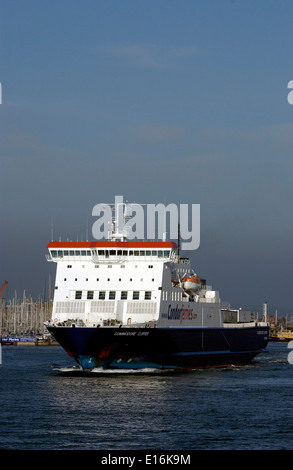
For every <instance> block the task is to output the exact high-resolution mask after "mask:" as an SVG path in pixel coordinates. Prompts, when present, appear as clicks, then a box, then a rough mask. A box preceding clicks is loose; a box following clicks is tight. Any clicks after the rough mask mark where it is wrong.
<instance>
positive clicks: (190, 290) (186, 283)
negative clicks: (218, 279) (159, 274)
mask: <svg viewBox="0 0 293 470" xmlns="http://www.w3.org/2000/svg"><path fill="white" fill-rule="evenodd" d="M181 285H182V288H183V289H184V291H185V292H186V293H187V294H190V295H193V294H195V293H196V292H197V291H198V290H199V289H200V288H201V280H200V279H199V277H197V275H196V274H194V275H193V276H185V277H183V278H182V279H181Z"/></svg>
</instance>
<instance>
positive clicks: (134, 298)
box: [132, 290, 139, 300]
mask: <svg viewBox="0 0 293 470" xmlns="http://www.w3.org/2000/svg"><path fill="white" fill-rule="evenodd" d="M132 299H133V300H138V299H139V291H138V290H135V291H133V295H132Z"/></svg>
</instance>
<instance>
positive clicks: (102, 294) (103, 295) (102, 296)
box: [99, 290, 106, 300]
mask: <svg viewBox="0 0 293 470" xmlns="http://www.w3.org/2000/svg"><path fill="white" fill-rule="evenodd" d="M105 297H106V292H105V291H103V290H101V291H100V292H99V300H105Z"/></svg>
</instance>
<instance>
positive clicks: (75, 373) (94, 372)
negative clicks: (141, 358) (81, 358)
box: [51, 365, 182, 377]
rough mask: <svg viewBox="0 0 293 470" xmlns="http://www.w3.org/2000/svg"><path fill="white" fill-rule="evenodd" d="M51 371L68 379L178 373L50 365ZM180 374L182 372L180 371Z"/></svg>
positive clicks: (157, 369) (155, 369) (149, 368)
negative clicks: (68, 377) (86, 368)
mask: <svg viewBox="0 0 293 470" xmlns="http://www.w3.org/2000/svg"><path fill="white" fill-rule="evenodd" d="M51 369H52V370H54V371H56V372H57V375H61V376H70V377H97V376H103V375H125V374H127V375H131V374H136V375H139V374H140V375H145V374H151V375H154V374H170V373H171V374H172V373H175V372H178V370H177V369H160V368H155V367H144V368H141V369H103V368H102V367H97V368H95V369H91V370H84V369H82V368H81V367H80V366H73V367H59V366H57V365H52V366H51ZM181 372H182V371H181Z"/></svg>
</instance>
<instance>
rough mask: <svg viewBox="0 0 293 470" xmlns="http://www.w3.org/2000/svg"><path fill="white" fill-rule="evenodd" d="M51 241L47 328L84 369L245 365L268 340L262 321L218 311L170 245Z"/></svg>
mask: <svg viewBox="0 0 293 470" xmlns="http://www.w3.org/2000/svg"><path fill="white" fill-rule="evenodd" d="M113 227H114V228H113V231H112V232H111V234H110V236H109V239H108V240H101V241H94V242H68V241H67V242H62V241H58V242H56V241H51V242H50V243H49V244H48V246H47V248H48V251H49V253H48V254H47V255H46V256H47V260H48V261H49V262H55V263H56V264H57V269H56V281H55V290H54V300H53V308H52V318H51V320H50V321H48V322H47V323H46V327H47V329H48V330H49V332H50V333H51V335H52V336H53V338H54V339H55V340H56V341H57V342H58V343H59V344H60V345H61V346H62V347H63V348H64V350H65V351H66V352H67V353H68V354H69V356H71V357H73V358H74V359H75V361H76V362H77V363H78V364H79V365H80V366H81V367H82V369H84V370H92V369H94V368H103V369H141V368H149V367H151V368H162V369H164V368H168V369H170V368H171V369H173V368H174V369H177V368H179V369H196V368H207V367H225V366H229V365H232V364H233V365H245V364H248V363H249V362H251V361H252V359H253V358H254V357H255V356H256V355H257V354H259V353H260V352H262V351H263V350H264V349H265V347H266V345H267V343H268V340H269V327H268V324H267V322H266V321H263V320H266V319H265V318H263V319H262V321H258V319H256V318H255V316H254V314H253V313H251V312H250V311H248V310H242V309H225V308H222V305H221V300H220V298H219V292H218V291H216V290H213V289H212V287H211V286H209V285H207V283H206V281H205V280H204V279H200V277H198V276H197V275H196V274H195V273H194V272H193V270H192V268H191V264H190V260H189V259H188V258H182V257H180V253H179V250H178V246H177V244H175V243H173V242H171V241H132V240H128V239H127V236H126V235H127V234H125V233H123V234H121V233H118V232H117V230H116V229H115V222H114V225H113Z"/></svg>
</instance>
